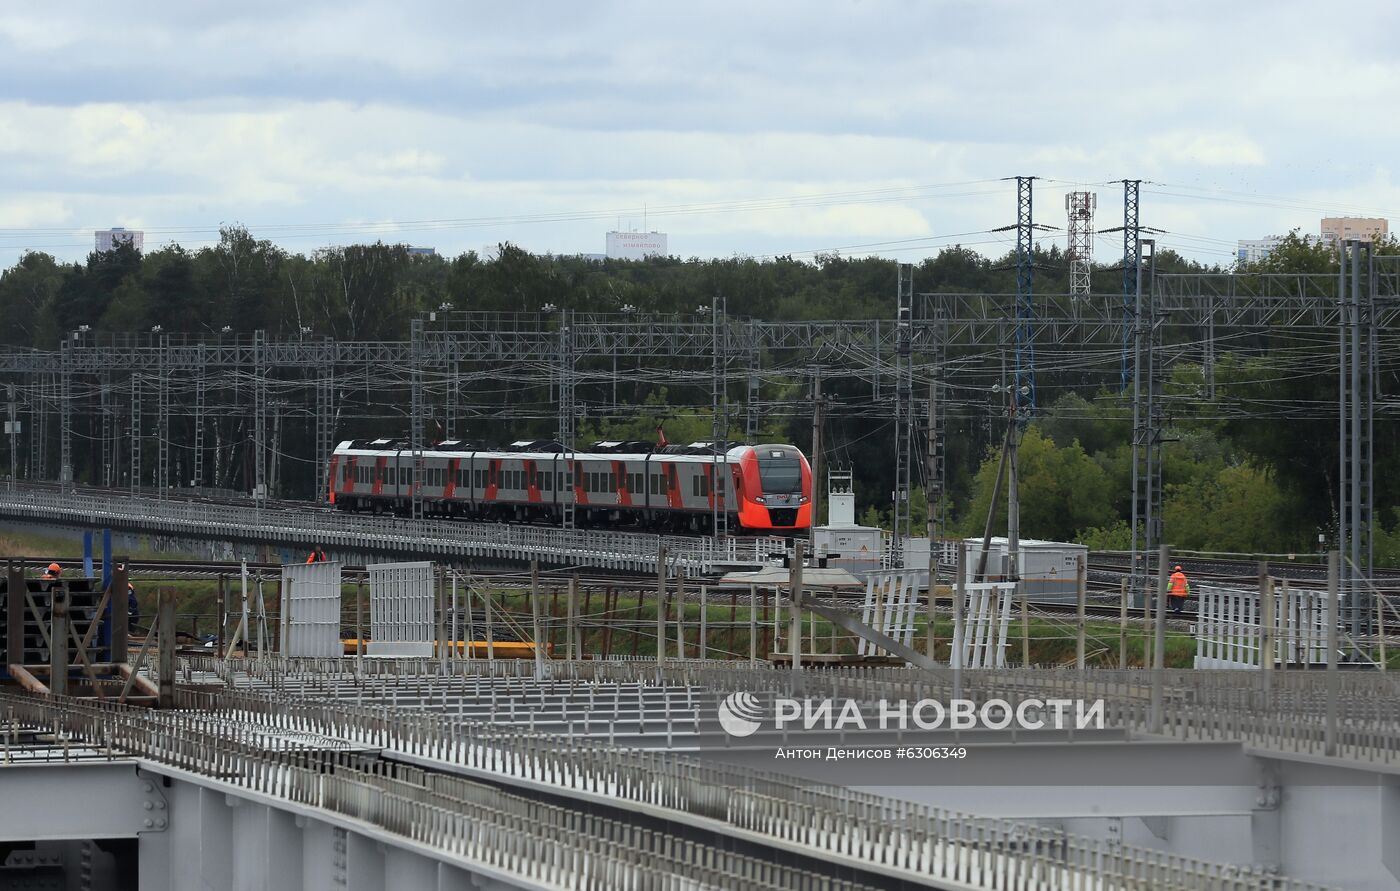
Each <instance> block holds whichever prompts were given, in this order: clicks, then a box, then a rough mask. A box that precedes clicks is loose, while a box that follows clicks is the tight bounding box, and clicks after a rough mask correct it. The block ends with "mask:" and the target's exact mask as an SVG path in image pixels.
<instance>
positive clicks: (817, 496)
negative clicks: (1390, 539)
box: [810, 365, 826, 556]
mask: <svg viewBox="0 0 1400 891" xmlns="http://www.w3.org/2000/svg"><path fill="white" fill-rule="evenodd" d="M822 421H823V418H822V370H821V368H820V367H819V366H816V365H813V366H812V525H811V547H810V550H811V553H812V555H813V556H815V555H816V553H817V525H818V524H819V523H820V522H821V492H822V486H823V485H825V483H826V481H825V480H823V479H822Z"/></svg>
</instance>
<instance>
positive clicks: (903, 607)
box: [856, 572, 919, 656]
mask: <svg viewBox="0 0 1400 891" xmlns="http://www.w3.org/2000/svg"><path fill="white" fill-rule="evenodd" d="M918 598H919V579H918V574H917V573H914V572H875V573H871V574H870V575H869V576H867V577H866V580H865V602H864V603H863V604H862V605H861V611H860V620H861V622H863V623H864V624H866V625H869V626H870V627H871V628H874V629H875V630H876V631H879V632H880V633H881V634H884V635H886V636H888V637H892V638H894V639H895V640H897V641H899V642H900V643H902V644H904V645H905V646H908V645H909V644H910V643H911V642H912V641H913V639H914V612H915V610H916V609H917V607H918ZM879 651H880V647H878V646H877V645H875V644H873V643H871V642H870V641H868V640H865V639H864V638H862V639H861V640H860V641H858V642H857V647H856V652H857V653H858V654H859V655H861V656H870V655H874V654H875V653H877V652H879Z"/></svg>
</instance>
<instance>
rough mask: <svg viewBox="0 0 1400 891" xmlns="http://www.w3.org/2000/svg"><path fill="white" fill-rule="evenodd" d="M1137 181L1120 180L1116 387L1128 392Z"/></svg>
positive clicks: (1134, 291) (1135, 266)
mask: <svg viewBox="0 0 1400 891" xmlns="http://www.w3.org/2000/svg"><path fill="white" fill-rule="evenodd" d="M1141 185H1142V180H1140V179H1125V180H1123V362H1122V371H1121V372H1120V374H1119V382H1118V383H1119V387H1120V388H1121V389H1123V390H1126V389H1128V387H1129V385H1131V384H1132V382H1133V331H1134V330H1135V328H1134V325H1133V316H1134V313H1135V312H1136V302H1137V282H1138V279H1137V270H1138V239H1139V238H1141V237H1142V231H1141V229H1140V226H1139V223H1138V189H1139V187H1140V186H1141Z"/></svg>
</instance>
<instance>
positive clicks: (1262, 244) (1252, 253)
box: [1236, 235, 1283, 263]
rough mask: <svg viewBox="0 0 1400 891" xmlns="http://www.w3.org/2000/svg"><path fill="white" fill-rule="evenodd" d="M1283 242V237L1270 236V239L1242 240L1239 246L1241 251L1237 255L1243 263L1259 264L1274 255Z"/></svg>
mask: <svg viewBox="0 0 1400 891" xmlns="http://www.w3.org/2000/svg"><path fill="white" fill-rule="evenodd" d="M1282 241H1283V236H1281V235H1270V236H1269V237H1268V238H1241V239H1240V240H1239V241H1238V242H1237V244H1238V245H1239V250H1238V251H1236V255H1237V256H1238V257H1239V261H1240V262H1241V263H1258V262H1259V261H1260V260H1262V259H1264V258H1265V257H1267V256H1269V254H1271V253H1273V251H1274V248H1276V247H1278V246H1279V244H1280V243H1282Z"/></svg>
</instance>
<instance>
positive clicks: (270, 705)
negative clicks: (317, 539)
mask: <svg viewBox="0 0 1400 891" xmlns="http://www.w3.org/2000/svg"><path fill="white" fill-rule="evenodd" d="M180 697H181V701H182V704H183V705H185V706H187V707H191V708H205V709H212V710H214V711H215V713H218V714H222V715H230V714H232V715H236V716H238V717H240V718H241V719H243V720H246V721H248V722H249V723H250V724H253V725H258V724H261V725H263V726H265V727H269V728H271V729H273V730H283V729H286V730H297V729H304V730H309V729H311V728H318V730H317V731H316V732H323V733H327V734H329V735H333V736H337V737H340V738H345V739H349V740H355V741H359V742H361V743H363V744H372V745H375V746H377V747H381V748H383V749H385V750H386V751H387V752H390V753H393V755H394V756H396V757H400V758H403V757H409V758H414V759H416V760H417V761H418V762H419V763H421V764H425V765H429V764H431V765H440V766H442V767H444V768H448V769H451V768H456V769H459V770H464V771H468V772H471V773H475V774H480V775H483V776H490V777H493V778H502V779H509V780H512V781H515V782H519V783H523V784H526V785H536V784H538V785H543V786H547V787H548V788H550V789H551V790H552V791H554V792H555V793H556V794H572V795H579V796H592V797H596V798H599V799H605V800H607V801H612V802H626V803H629V804H630V805H632V806H634V807H645V808H652V809H656V810H658V811H660V812H662V813H665V812H674V813H678V814H686V815H689V816H690V817H692V818H694V819H698V820H702V821H704V822H703V823H702V824H701V825H706V826H713V827H716V828H718V827H728V830H729V831H735V830H737V831H742V832H744V833H746V834H748V835H749V836H750V837H758V838H761V839H765V840H767V842H768V843H769V844H778V845H781V846H784V847H789V848H795V849H797V850H799V851H803V852H807V853H810V854H815V855H818V856H821V857H823V858H825V859H828V860H830V861H831V862H833V863H836V864H839V865H842V866H848V867H856V868H860V869H866V870H872V871H876V872H879V873H883V874H886V875H892V876H898V877H901V878H906V879H910V880H912V881H919V882H924V881H941V882H960V883H963V884H964V885H967V886H971V887H986V888H1025V889H1041V888H1044V889H1051V888H1054V889H1060V888H1089V887H1093V888H1101V889H1117V888H1123V889H1128V888H1131V889H1147V888H1163V887H1182V888H1220V889H1227V888H1228V889H1246V888H1249V889H1254V888H1259V889H1262V888H1270V889H1294V888H1297V889H1303V888H1312V887H1315V886H1313V885H1310V884H1308V883H1303V882H1294V881H1289V880H1286V879H1280V878H1278V877H1275V876H1267V875H1263V874H1261V873H1257V872H1252V871H1250V870H1247V869H1241V868H1239V867H1236V866H1232V865H1222V864H1213V863H1207V862H1204V861H1200V860H1195V859H1192V858H1185V857H1180V856H1177V855H1172V854H1167V853H1163V852H1160V851H1153V850H1148V849H1140V848H1135V847H1132V846H1127V845H1121V844H1115V843H1110V842H1108V841H1098V840H1091V839H1085V838H1081V837H1077V836H1072V835H1069V834H1066V833H1064V832H1062V831H1059V830H1054V829H1047V828H1042V827H1036V826H1029V825H1023V824H1020V823H1016V822H1013V821H1007V820H997V819H990V818H979V817H973V816H969V815H966V814H959V813H956V812H952V811H947V810H943V809H940V808H933V807H929V806H926V805H921V804H915V803H911V802H905V801H899V800H895V799H889V798H883V797H880V796H877V795H873V794H869V793H862V792H856V791H853V790H849V789H844V788H840V787H834V786H824V785H821V784H813V783H810V782H802V783H799V782H798V781H796V780H792V779H790V778H787V777H784V776H782V775H779V774H772V773H768V772H764V771H760V770H755V769H748V768H742V767H737V766H732V765H725V764H710V763H703V762H700V761H698V760H696V759H693V758H688V757H682V756H676V755H673V754H663V753H651V752H639V751H629V750H623V749H619V748H616V747H611V746H607V745H606V744H603V743H599V742H594V741H591V740H586V739H579V738H569V737H561V736H556V735H549V734H539V733H530V732H529V731H526V730H523V729H510V728H503V727H500V726H497V725H492V724H488V723H481V722H471V721H461V720H453V719H449V718H447V717H445V716H441V715H436V714H426V713H422V712H418V713H410V714H399V713H395V711H394V710H393V709H391V708H386V707H379V706H369V705H354V704H349V703H345V702H318V701H316V700H313V699H304V698H300V697H296V696H288V695H286V694H285V693H282V694H269V693H255V692H247V691H228V690H224V691H220V692H198V691H193V690H186V691H182V692H181V693H180Z"/></svg>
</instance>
